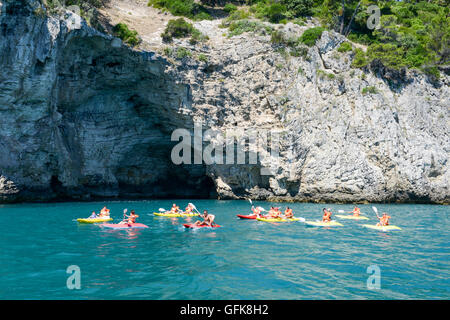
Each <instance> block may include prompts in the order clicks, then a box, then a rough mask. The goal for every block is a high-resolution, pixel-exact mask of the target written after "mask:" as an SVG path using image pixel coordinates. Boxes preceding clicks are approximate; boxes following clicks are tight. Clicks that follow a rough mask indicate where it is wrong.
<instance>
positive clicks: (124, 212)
mask: <svg viewBox="0 0 450 320" xmlns="http://www.w3.org/2000/svg"><path fill="white" fill-rule="evenodd" d="M127 211H128V209H124V210H123V219H122V221H120V222H119V223H121V222H125V219H126V218H127V215H126V213H127Z"/></svg>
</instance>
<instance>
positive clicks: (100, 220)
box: [77, 217, 112, 223]
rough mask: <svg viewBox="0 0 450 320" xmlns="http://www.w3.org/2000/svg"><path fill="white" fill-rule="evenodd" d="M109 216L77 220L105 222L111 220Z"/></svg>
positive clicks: (79, 219) (80, 221) (82, 221)
mask: <svg viewBox="0 0 450 320" xmlns="http://www.w3.org/2000/svg"><path fill="white" fill-rule="evenodd" d="M111 220H112V218H111V217H102V218H91V219H90V218H78V219H77V221H78V222H79V223H98V222H106V221H111Z"/></svg>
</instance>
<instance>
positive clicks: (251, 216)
mask: <svg viewBox="0 0 450 320" xmlns="http://www.w3.org/2000/svg"><path fill="white" fill-rule="evenodd" d="M236 216H238V217H239V218H241V219H254V220H255V219H256V215H255V214H250V215H248V216H246V215H243V214H237V215H236Z"/></svg>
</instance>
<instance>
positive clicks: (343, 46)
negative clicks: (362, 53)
mask: <svg viewBox="0 0 450 320" xmlns="http://www.w3.org/2000/svg"><path fill="white" fill-rule="evenodd" d="M337 51H338V52H348V51H352V45H351V44H350V42H347V41H345V42H342V43H341V45H340V46H339V48H338V50H337Z"/></svg>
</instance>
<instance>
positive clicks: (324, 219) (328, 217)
mask: <svg viewBox="0 0 450 320" xmlns="http://www.w3.org/2000/svg"><path fill="white" fill-rule="evenodd" d="M331 215H332V213H331V210H330V209H328V210H327V209H325V208H323V216H322V222H330V221H331Z"/></svg>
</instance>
